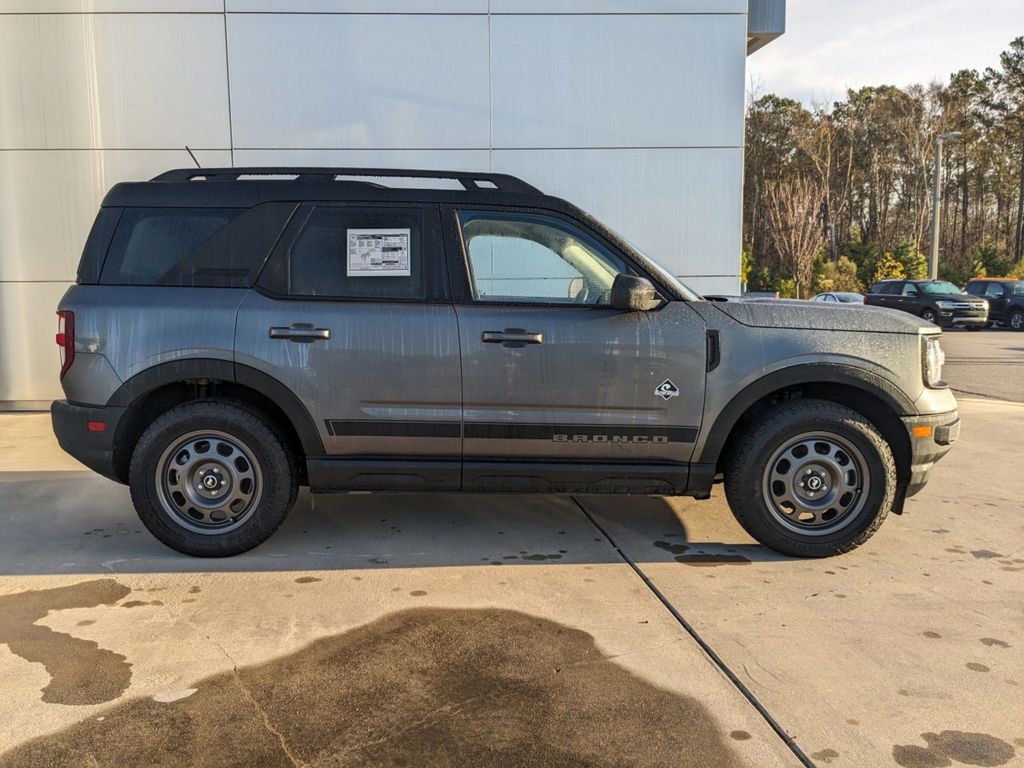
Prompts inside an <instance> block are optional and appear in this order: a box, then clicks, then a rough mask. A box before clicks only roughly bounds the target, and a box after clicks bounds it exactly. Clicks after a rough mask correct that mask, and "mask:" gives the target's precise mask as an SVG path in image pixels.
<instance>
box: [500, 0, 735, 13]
mask: <svg viewBox="0 0 1024 768" xmlns="http://www.w3.org/2000/svg"><path fill="white" fill-rule="evenodd" d="M746 11H747V2H746V0H491V12H492V13H746Z"/></svg>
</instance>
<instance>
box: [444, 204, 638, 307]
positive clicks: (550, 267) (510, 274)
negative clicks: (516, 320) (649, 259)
mask: <svg viewBox="0 0 1024 768" xmlns="http://www.w3.org/2000/svg"><path fill="white" fill-rule="evenodd" d="M459 220H460V224H461V227H462V240H463V243H464V244H465V248H466V256H467V258H468V261H469V273H470V284H471V287H472V290H473V297H474V299H476V300H477V301H483V302H501V303H535V304H578V305H584V306H587V305H589V306H595V305H602V304H608V303H609V301H610V295H611V288H612V283H613V282H614V281H615V278H616V276H618V275H619V274H621V273H623V272H625V271H627V270H626V265H625V263H624V262H623V260H622V259H621V258H619V257H618V256H616V255H614V254H613V253H611V252H610V251H609V250H608V249H607V248H604V247H603V246H601V245H599V244H598V243H597V242H595V241H594V240H593V239H592V238H590V237H588V236H587V235H586V234H584V233H583V232H581V231H580V230H578V229H577V228H575V227H573V226H571V225H569V224H566V223H565V222H562V221H561V220H559V219H555V218H553V217H549V216H538V215H533V214H515V213H502V214H500V215H495V214H491V213H479V212H466V211H464V212H461V213H460V214H459Z"/></svg>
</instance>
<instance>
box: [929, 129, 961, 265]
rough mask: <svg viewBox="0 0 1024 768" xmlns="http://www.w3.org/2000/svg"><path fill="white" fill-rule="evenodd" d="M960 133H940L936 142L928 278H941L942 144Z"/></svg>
mask: <svg viewBox="0 0 1024 768" xmlns="http://www.w3.org/2000/svg"><path fill="white" fill-rule="evenodd" d="M962 135H963V134H962V133H961V132H960V131H948V132H946V133H940V134H939V135H938V136H937V137H936V141H935V179H934V184H933V185H932V252H931V258H929V259H928V277H929V278H930V279H932V280H936V279H938V277H939V231H940V230H941V229H942V202H941V200H940V198H941V197H942V144H943V142H945V141H946V139H955V138H956V137H957V136H962Z"/></svg>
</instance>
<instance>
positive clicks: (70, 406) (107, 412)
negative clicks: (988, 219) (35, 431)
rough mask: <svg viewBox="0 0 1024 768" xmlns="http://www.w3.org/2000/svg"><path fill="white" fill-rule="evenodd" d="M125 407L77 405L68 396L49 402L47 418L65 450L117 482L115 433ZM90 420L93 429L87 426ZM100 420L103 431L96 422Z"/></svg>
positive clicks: (95, 470) (118, 479) (98, 422)
mask: <svg viewBox="0 0 1024 768" xmlns="http://www.w3.org/2000/svg"><path fill="white" fill-rule="evenodd" d="M124 412H125V409H124V408H107V407H102V406H91V405H76V404H75V403H69V402H68V401H67V400H55V401H54V402H53V405H51V406H50V419H51V420H52V422H53V433H54V434H55V435H56V436H57V442H58V443H60V447H61V448H63V449H64V450H65V451H66V452H67V453H69V454H71V455H72V456H73V457H74V458H76V459H78V461H80V462H82V463H83V464H85V466H87V467H88V468H89V469H91V470H93V471H94V472H98V473H99V474H101V475H103V476H104V477H108V478H110V479H111V480H116V481H117V482H119V483H120V482H124V481H123V480H122V479H121V478H119V477H118V476H117V471H116V469H115V467H116V465H115V460H114V436H115V435H116V433H117V425H118V422H120V420H121V416H122V415H124ZM90 423H92V424H93V429H90V428H89V425H90ZM99 424H103V425H104V428H103V430H102V431H98V429H97V425H99Z"/></svg>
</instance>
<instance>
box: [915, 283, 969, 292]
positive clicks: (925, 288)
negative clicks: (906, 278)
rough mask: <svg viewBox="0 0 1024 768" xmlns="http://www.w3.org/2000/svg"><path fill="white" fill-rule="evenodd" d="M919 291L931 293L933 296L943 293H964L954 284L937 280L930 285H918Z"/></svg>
mask: <svg viewBox="0 0 1024 768" xmlns="http://www.w3.org/2000/svg"><path fill="white" fill-rule="evenodd" d="M917 289H918V290H919V291H921V293H930V294H933V295H936V294H943V293H963V291H961V290H960V289H959V288H957V287H956V286H955V285H953V284H952V283H947V282H946V281H945V280H935V281H933V282H930V283H917Z"/></svg>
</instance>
